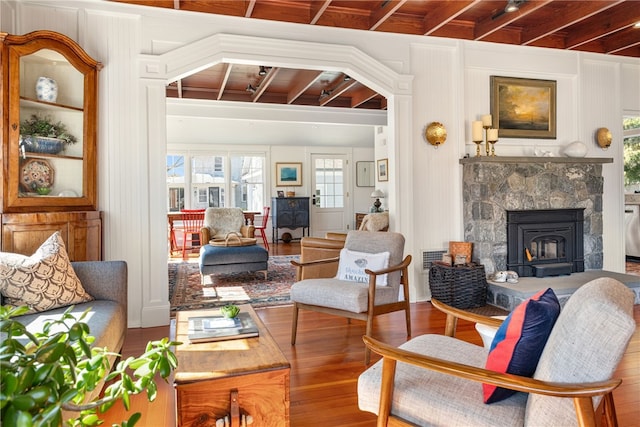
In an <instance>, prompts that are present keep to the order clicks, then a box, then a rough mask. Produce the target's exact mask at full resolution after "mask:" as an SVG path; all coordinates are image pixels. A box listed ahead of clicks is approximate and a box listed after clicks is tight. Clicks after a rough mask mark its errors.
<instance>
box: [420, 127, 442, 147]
mask: <svg viewBox="0 0 640 427" xmlns="http://www.w3.org/2000/svg"><path fill="white" fill-rule="evenodd" d="M424 135H425V138H426V139H427V142H428V143H429V144H431V145H433V146H435V147H436V148H438V147H439V146H440V144H444V142H445V141H446V140H447V129H446V128H445V127H444V125H443V124H442V123H440V122H432V123H431V124H430V125H429V126H427V130H426V131H425V133H424Z"/></svg>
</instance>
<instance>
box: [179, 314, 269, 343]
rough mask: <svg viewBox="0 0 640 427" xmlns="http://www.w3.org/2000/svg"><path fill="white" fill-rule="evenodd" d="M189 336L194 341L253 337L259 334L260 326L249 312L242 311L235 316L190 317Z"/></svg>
mask: <svg viewBox="0 0 640 427" xmlns="http://www.w3.org/2000/svg"><path fill="white" fill-rule="evenodd" d="M188 336H189V341H190V342H192V343H201V342H212V341H223V340H232V339H239V338H251V337H257V336H258V326H256V324H255V322H254V321H253V319H252V318H251V315H250V314H249V313H240V314H238V315H237V316H236V317H234V318H228V317H224V316H200V317H189V333H188Z"/></svg>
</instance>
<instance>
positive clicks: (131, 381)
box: [0, 306, 179, 427]
mask: <svg viewBox="0 0 640 427" xmlns="http://www.w3.org/2000/svg"><path fill="white" fill-rule="evenodd" d="M72 308H73V307H70V308H69V309H68V310H67V311H66V312H65V313H64V314H63V315H62V316H61V317H60V319H58V320H52V321H50V322H47V323H45V326H44V328H43V331H42V332H39V333H36V334H32V333H30V332H28V331H27V330H26V328H25V326H24V325H22V324H21V323H20V322H18V321H16V320H14V319H13V317H15V316H19V315H21V314H24V313H25V312H26V311H27V308H26V307H11V306H0V331H2V333H3V339H2V344H1V345H0V378H1V380H2V383H1V384H0V411H1V412H0V414H1V416H2V418H1V419H2V425H3V426H5V427H12V426H20V427H23V426H24V427H28V426H55V427H57V426H60V425H62V424H63V412H62V411H63V410H65V411H73V412H74V414H73V415H74V416H75V415H76V414H78V415H77V416H75V418H74V417H71V418H69V419H67V420H66V425H69V426H95V425H99V424H101V423H102V421H101V420H100V417H99V415H98V409H99V410H100V412H105V411H107V410H108V409H109V408H111V407H112V406H113V405H114V404H115V403H116V402H118V401H122V402H123V404H124V406H125V408H126V409H127V410H128V409H129V407H130V398H131V396H132V395H135V394H139V393H142V392H144V391H146V393H147V398H148V399H149V401H152V400H154V399H155V397H156V393H157V386H156V383H155V381H154V379H155V377H156V375H160V377H162V378H163V379H165V381H166V379H167V378H168V377H169V375H170V374H171V371H172V370H173V369H175V367H176V366H177V359H176V356H175V354H174V353H173V352H172V350H171V347H173V346H175V345H179V343H176V342H171V341H169V339H167V338H163V339H162V340H160V341H152V342H149V343H148V344H147V347H146V350H145V352H144V353H143V354H142V355H140V356H138V357H135V358H134V357H129V358H127V359H125V360H120V361H119V362H118V363H117V364H116V365H115V367H114V368H113V369H111V366H110V364H109V360H108V357H109V355H111V356H113V355H114V353H110V352H109V351H108V349H106V348H95V347H94V348H92V347H91V344H92V343H93V342H94V337H93V336H91V335H90V331H89V327H88V325H87V324H86V323H84V322H83V321H82V320H83V319H84V317H85V316H86V314H87V312H85V313H83V315H82V316H81V317H80V318H78V319H76V318H75V317H74V316H73V315H71V314H70V311H71V309H72ZM18 337H21V338H24V337H26V338H27V339H28V342H27V344H23V342H24V339H21V340H18ZM102 379H105V384H108V385H107V387H106V388H105V389H104V392H103V393H102V397H100V398H98V399H95V400H93V401H90V402H85V401H84V400H85V399H84V397H85V394H86V393H87V392H90V391H92V390H94V389H95V388H96V387H98V386H99V385H101V384H102ZM139 419H140V414H139V413H135V414H133V415H131V416H130V417H129V419H128V420H125V421H123V422H122V424H121V425H122V426H123V427H130V426H133V425H135V423H136V422H137V421H138V420H139Z"/></svg>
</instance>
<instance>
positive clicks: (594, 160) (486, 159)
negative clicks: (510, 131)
mask: <svg viewBox="0 0 640 427" xmlns="http://www.w3.org/2000/svg"><path fill="white" fill-rule="evenodd" d="M473 163H574V164H575V163H587V164H603V163H613V158H611V157H510V156H479V157H477V156H474V157H463V158H462V159H460V164H461V165H468V164H473Z"/></svg>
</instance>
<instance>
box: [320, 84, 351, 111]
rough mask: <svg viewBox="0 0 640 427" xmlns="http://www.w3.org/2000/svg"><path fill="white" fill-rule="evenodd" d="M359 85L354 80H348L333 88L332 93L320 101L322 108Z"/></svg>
mask: <svg viewBox="0 0 640 427" xmlns="http://www.w3.org/2000/svg"><path fill="white" fill-rule="evenodd" d="M356 83H358V82H357V81H355V80H354V79H351V80H346V81H344V82H342V83H341V84H339V85H338V86H336V87H335V88H333V89H332V90H331V93H330V94H329V95H327V96H325V97H324V98H322V99H321V100H320V106H324V105H327V104H328V103H329V102H331V101H333V100H334V99H337V98H338V97H339V96H340V95H342V94H343V93H344V92H345V91H346V90H347V89H349V88H350V87H351V86H353V85H354V84H356Z"/></svg>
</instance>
